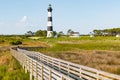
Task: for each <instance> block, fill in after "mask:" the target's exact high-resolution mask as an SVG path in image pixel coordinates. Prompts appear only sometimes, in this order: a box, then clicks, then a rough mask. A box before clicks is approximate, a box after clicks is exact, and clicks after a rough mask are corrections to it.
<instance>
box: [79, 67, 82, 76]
mask: <svg viewBox="0 0 120 80" xmlns="http://www.w3.org/2000/svg"><path fill="white" fill-rule="evenodd" d="M79 72H80V76H79V77H80V78H82V77H81V74H82V69H81V67H80V70H79Z"/></svg>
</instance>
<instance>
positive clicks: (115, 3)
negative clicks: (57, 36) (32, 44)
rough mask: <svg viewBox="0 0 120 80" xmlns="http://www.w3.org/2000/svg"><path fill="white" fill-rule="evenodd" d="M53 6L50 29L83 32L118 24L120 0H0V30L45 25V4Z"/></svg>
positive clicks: (16, 30) (19, 31)
mask: <svg viewBox="0 0 120 80" xmlns="http://www.w3.org/2000/svg"><path fill="white" fill-rule="evenodd" d="M49 4H52V7H53V27H54V30H55V31H57V32H59V31H64V32H65V33H66V31H67V30H68V29H72V30H73V31H77V32H80V33H81V34H84V33H85V34H87V33H89V32H91V31H92V30H93V29H106V28H116V27H120V0H0V34H24V33H26V32H27V31H29V30H31V31H33V32H34V31H36V30H39V29H42V30H45V29H47V8H48V5H49Z"/></svg>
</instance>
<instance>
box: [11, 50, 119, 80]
mask: <svg viewBox="0 0 120 80" xmlns="http://www.w3.org/2000/svg"><path fill="white" fill-rule="evenodd" d="M11 53H12V55H13V56H14V57H15V58H16V59H17V60H18V61H19V62H20V64H21V65H22V66H23V68H25V71H26V72H27V71H29V72H30V79H31V80H32V77H34V79H35V80H120V76H118V75H114V74H111V73H107V72H103V71H99V70H97V69H93V68H90V67H86V66H82V65H78V64H74V63H71V62H67V61H64V60H60V59H56V58H53V57H50V56H46V55H44V54H42V53H39V52H33V51H27V50H23V49H17V50H15V49H13V48H11Z"/></svg>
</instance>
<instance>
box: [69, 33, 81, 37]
mask: <svg viewBox="0 0 120 80" xmlns="http://www.w3.org/2000/svg"><path fill="white" fill-rule="evenodd" d="M70 37H80V33H79V32H72V33H71V35H70Z"/></svg>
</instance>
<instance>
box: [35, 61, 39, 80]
mask: <svg viewBox="0 0 120 80" xmlns="http://www.w3.org/2000/svg"><path fill="white" fill-rule="evenodd" d="M35 77H36V80H38V64H37V62H36V76H35Z"/></svg>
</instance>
